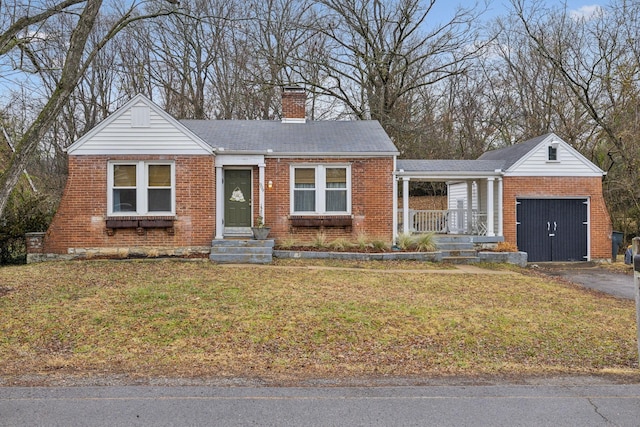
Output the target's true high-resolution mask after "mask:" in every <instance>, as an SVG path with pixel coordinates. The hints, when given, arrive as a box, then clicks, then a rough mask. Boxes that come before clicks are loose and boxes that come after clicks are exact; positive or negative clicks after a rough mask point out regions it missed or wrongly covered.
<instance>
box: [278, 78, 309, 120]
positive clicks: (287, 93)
mask: <svg viewBox="0 0 640 427" xmlns="http://www.w3.org/2000/svg"><path fill="white" fill-rule="evenodd" d="M306 101H307V92H306V90H305V89H304V88H302V87H300V86H285V87H283V88H282V123H305V121H306V108H305V107H306Z"/></svg>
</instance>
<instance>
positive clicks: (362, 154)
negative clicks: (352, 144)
mask: <svg viewBox="0 0 640 427" xmlns="http://www.w3.org/2000/svg"><path fill="white" fill-rule="evenodd" d="M397 155H398V153H397V152H392V151H390V152H371V151H366V152H359V151H358V152H356V151H354V152H352V153H351V152H349V153H345V152H342V153H309V152H303V151H301V152H298V153H284V152H277V153H269V154H267V157H273V158H300V157H309V158H323V157H336V158H340V157H343V158H353V157H358V158H378V157H394V158H395V157H396V156H397Z"/></svg>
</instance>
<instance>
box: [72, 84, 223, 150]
mask: <svg viewBox="0 0 640 427" xmlns="http://www.w3.org/2000/svg"><path fill="white" fill-rule="evenodd" d="M67 152H68V153H69V154H71V155H199V154H200V155H203V154H212V152H213V150H212V149H211V147H209V146H208V145H207V144H206V143H204V142H203V141H202V140H200V138H198V137H197V136H196V135H194V134H193V133H192V132H191V131H189V130H188V129H187V128H185V127H184V126H183V125H182V124H181V123H180V122H178V121H177V120H175V119H174V118H173V117H171V116H170V115H169V114H167V113H166V112H164V111H163V110H162V109H161V108H160V107H158V106H157V105H156V104H154V103H153V102H151V101H150V100H149V99H147V98H146V97H144V96H142V95H137V96H136V97H134V98H133V99H132V100H131V101H129V102H128V103H127V104H125V105H124V106H123V107H121V108H120V109H118V110H117V111H116V112H114V113H113V114H111V115H110V116H109V117H107V118H106V119H105V120H104V121H102V122H101V123H100V124H99V125H98V126H96V127H95V128H93V129H92V130H91V131H90V132H89V133H87V134H86V135H84V136H83V137H82V138H80V139H79V140H78V141H76V142H75V143H74V144H72V145H71V146H69V147H68V149H67Z"/></svg>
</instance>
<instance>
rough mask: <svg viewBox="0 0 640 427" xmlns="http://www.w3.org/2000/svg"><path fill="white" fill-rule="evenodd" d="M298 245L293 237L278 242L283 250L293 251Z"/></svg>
mask: <svg viewBox="0 0 640 427" xmlns="http://www.w3.org/2000/svg"><path fill="white" fill-rule="evenodd" d="M296 245H297V242H296V239H294V238H293V237H286V238H284V239H281V240H278V246H279V247H281V248H282V249H291V248H292V247H294V246H296Z"/></svg>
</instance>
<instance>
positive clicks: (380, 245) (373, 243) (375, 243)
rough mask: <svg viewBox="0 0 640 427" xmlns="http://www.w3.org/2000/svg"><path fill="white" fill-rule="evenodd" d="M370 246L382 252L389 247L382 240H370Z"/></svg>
mask: <svg viewBox="0 0 640 427" xmlns="http://www.w3.org/2000/svg"><path fill="white" fill-rule="evenodd" d="M371 247H372V248H373V249H375V250H377V251H383V252H384V251H386V250H388V249H389V245H388V244H387V242H385V241H383V240H372V241H371Z"/></svg>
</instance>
